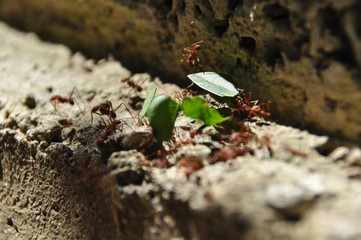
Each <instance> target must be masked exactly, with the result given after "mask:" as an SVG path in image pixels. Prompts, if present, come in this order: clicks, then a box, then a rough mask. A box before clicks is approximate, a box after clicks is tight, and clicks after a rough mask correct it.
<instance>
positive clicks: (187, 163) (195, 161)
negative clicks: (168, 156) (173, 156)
mask: <svg viewBox="0 0 361 240" xmlns="http://www.w3.org/2000/svg"><path fill="white" fill-rule="evenodd" d="M178 166H181V167H183V168H185V170H184V173H185V175H186V176H187V178H188V177H189V176H190V175H191V174H192V173H194V172H195V171H197V170H199V169H201V168H203V167H204V164H203V162H202V159H201V158H200V157H195V156H186V157H185V158H183V159H181V160H180V161H179V162H178Z"/></svg>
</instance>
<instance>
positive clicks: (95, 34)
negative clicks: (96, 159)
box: [0, 0, 361, 144]
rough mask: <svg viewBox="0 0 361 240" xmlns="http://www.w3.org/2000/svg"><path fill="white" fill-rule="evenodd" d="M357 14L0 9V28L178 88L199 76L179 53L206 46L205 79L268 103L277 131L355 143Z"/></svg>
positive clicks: (200, 2) (111, 4) (181, 7)
mask: <svg viewBox="0 0 361 240" xmlns="http://www.w3.org/2000/svg"><path fill="white" fill-rule="evenodd" d="M360 11H361V3H360V1H357V0H347V1H342V2H340V1H337V0H322V1H302V0H298V1H289V0H272V1H269V0H267V1H266V0H261V1H250V0H246V1H231V0H228V1H216V0H208V1H205V0H187V1H184V0H173V1H171V0H168V1H165V0H151V1H131V0H127V1H125V0H123V1H115V0H105V1H99V0H88V1H75V2H74V1H72V0H63V1H57V2H54V1H49V0H28V1H20V0H19V1H13V0H3V1H1V2H0V19H3V20H6V21H7V22H9V23H11V24H12V25H13V26H16V27H18V28H20V29H23V30H26V31H35V32H36V33H38V34H40V36H41V37H42V38H44V39H47V40H51V41H55V42H61V43H65V44H66V45H67V46H69V47H70V48H71V49H73V50H74V51H82V52H83V53H85V54H86V55H87V56H90V57H95V58H103V57H106V56H108V54H112V55H113V56H115V57H116V58H117V59H120V61H121V62H122V63H123V64H124V65H125V66H127V67H128V68H130V69H132V71H146V72H150V73H152V74H153V75H156V76H161V77H162V79H163V81H167V82H171V81H175V80H177V79H178V80H181V81H183V82H178V83H182V84H183V85H186V84H185V83H187V82H186V81H187V80H185V78H186V77H185V76H186V74H187V73H190V72H192V71H194V70H197V68H196V69H194V70H192V68H189V67H188V66H187V65H186V64H180V62H179V61H180V59H181V58H182V54H183V49H184V48H185V47H187V46H188V47H189V45H190V44H192V43H194V42H197V41H200V40H205V41H204V42H203V43H202V44H201V46H202V49H200V50H199V54H198V56H199V58H200V60H201V62H202V69H203V70H207V71H209V70H211V71H215V72H219V73H224V74H228V75H229V76H230V78H231V79H232V80H233V81H234V82H236V83H237V85H238V87H240V88H244V89H246V91H252V92H254V93H255V94H256V97H257V99H261V100H264V101H268V100H270V101H272V104H273V116H275V117H276V118H277V119H278V120H279V121H281V122H283V123H286V124H288V125H292V126H298V127H301V128H303V129H308V130H310V131H313V132H315V133H319V134H327V135H329V136H333V137H336V138H338V139H340V140H347V141H351V142H354V143H357V144H359V143H360V142H361V120H360V119H361V114H360V113H361V105H360V104H359V102H361V91H360V82H361V81H360V80H361V79H360V76H361V74H360V68H361V36H360V32H361V31H360V26H359V24H358V23H359V22H360V14H359V12H360ZM192 21H193V22H194V24H193V25H192V26H191V27H189V24H190V22H192Z"/></svg>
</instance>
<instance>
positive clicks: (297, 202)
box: [0, 25, 361, 240]
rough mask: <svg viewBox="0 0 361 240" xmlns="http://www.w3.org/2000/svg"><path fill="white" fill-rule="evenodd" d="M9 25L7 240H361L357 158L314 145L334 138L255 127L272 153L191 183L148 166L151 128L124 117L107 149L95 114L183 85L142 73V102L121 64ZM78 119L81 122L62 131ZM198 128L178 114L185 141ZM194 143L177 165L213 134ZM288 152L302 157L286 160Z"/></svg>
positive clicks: (0, 216)
mask: <svg viewBox="0 0 361 240" xmlns="http://www.w3.org/2000/svg"><path fill="white" fill-rule="evenodd" d="M0 27H1V30H0V31H1V32H4V33H5V34H6V36H7V38H3V39H1V40H0V41H1V42H0V44H1V46H3V48H2V49H1V52H0V68H1V71H2V74H1V75H0V83H1V86H0V106H1V110H0V149H1V154H0V170H1V171H0V238H1V239H24V240H27V239H127V240H128V239H130V240H131V239H134V240H135V239H147V240H148V239H154V240H155V239H164V240H165V239H174V240H175V239H177V240H179V239H204V240H205V239H207V240H209V239H211V240H212V239H230V240H232V239H253V240H254V239H260V240H261V239H297V240H301V239H320V240H321V239H345V240H346V239H358V238H360V237H361V230H360V228H359V226H360V224H361V218H360V214H359V212H360V211H361V199H360V196H361V182H360V176H361V169H360V165H361V163H360V162H361V150H360V149H358V148H354V149H348V148H345V147H340V148H337V149H335V150H334V151H333V152H332V154H331V155H329V156H322V155H320V154H319V153H318V152H317V150H316V148H317V147H318V146H320V145H322V144H323V143H325V142H326V141H327V137H320V136H315V135H312V134H309V133H308V132H306V131H301V130H298V129H295V128H291V127H285V126H281V125H277V124H275V123H271V122H253V123H249V127H250V128H251V129H252V132H254V134H256V135H257V136H258V137H259V138H261V137H262V136H268V138H269V139H271V140H272V141H271V144H272V154H270V151H269V149H268V146H267V144H266V145H264V144H263V145H262V144H260V143H257V142H254V143H251V144H254V146H253V145H252V147H253V148H254V149H255V153H254V155H253V156H252V155H246V156H242V157H238V158H236V159H233V160H229V161H227V162H224V163H222V162H220V163H216V164H208V163H207V162H206V161H204V164H205V167H204V168H202V169H200V170H199V171H197V172H195V173H193V174H192V175H190V176H189V177H187V176H186V174H185V170H184V169H182V168H181V167H179V166H173V167H171V168H166V169H158V168H153V167H148V166H146V165H144V164H142V162H143V161H142V160H145V159H144V155H143V154H142V153H141V152H139V151H137V150H135V148H137V147H139V146H141V145H142V144H143V146H144V142H147V144H146V145H149V146H151V145H152V142H153V139H152V135H151V133H150V131H149V129H148V128H146V127H137V125H136V123H134V121H133V120H132V119H131V118H129V117H130V116H129V114H128V113H127V111H124V110H119V112H117V113H118V114H119V116H120V117H122V118H123V119H124V120H126V121H128V124H129V126H130V127H124V129H123V131H122V132H121V133H119V134H116V136H114V139H111V140H110V141H109V144H105V145H103V146H99V145H97V144H96V142H97V140H98V139H99V135H100V134H101V132H99V129H97V127H96V122H97V121H98V120H99V118H97V116H94V120H93V123H92V122H91V118H90V114H89V109H91V106H94V105H96V104H99V103H101V102H104V101H105V100H111V101H114V102H119V101H124V102H126V103H127V104H128V103H131V102H132V101H133V100H132V99H135V97H136V96H138V98H139V97H140V98H144V97H145V95H146V92H147V91H148V90H149V89H152V88H154V87H158V88H159V89H160V91H161V92H162V91H163V92H167V93H168V94H169V95H174V93H175V92H176V91H178V90H179V88H178V87H176V86H174V85H170V84H162V83H161V82H160V81H159V80H155V81H147V80H146V79H147V78H150V77H149V75H147V74H143V75H139V76H138V77H139V78H136V80H137V81H143V80H145V81H144V91H142V92H141V93H139V94H138V93H137V94H136V93H135V92H134V91H131V90H130V89H129V88H128V87H126V86H120V83H119V79H121V78H122V77H124V76H128V75H129V72H128V71H127V70H125V69H123V68H122V67H121V66H120V64H119V63H117V62H114V61H112V60H109V61H101V62H99V63H94V62H93V61H90V60H86V59H84V58H83V57H82V56H81V55H79V54H76V55H71V54H70V51H69V50H68V49H67V48H65V47H63V46H59V45H51V44H46V43H42V42H39V40H37V38H36V37H35V36H34V35H32V34H22V33H18V32H14V31H12V30H10V29H8V28H7V27H5V26H4V25H0ZM25 43H26V44H25ZM14 69H16V71H14ZM142 79H143V80H142ZM74 86H75V87H76V89H77V90H76V91H77V92H78V93H77V95H78V96H75V97H76V100H77V103H78V104H77V105H76V104H75V105H74V106H70V105H66V104H64V105H62V104H59V105H57V107H56V109H55V108H54V106H52V105H51V104H50V102H49V99H50V96H52V95H54V94H62V95H65V94H67V93H70V92H71V91H72V89H73V87H74ZM128 101H129V102H128ZM130 105H131V104H130ZM127 119H128V120H127ZM69 121H72V123H73V125H71V126H68V127H64V125H65V124H66V123H68V122H69ZM260 123H261V124H260ZM195 125H197V123H194V122H191V121H189V119H187V118H185V117H180V118H179V121H177V132H178V134H179V136H181V135H182V134H184V131H183V132H182V130H181V129H182V126H183V127H184V126H187V127H188V128H189V127H191V128H193V127H195ZM134 129H135V132H134ZM214 131H215V129H207V131H206V132H207V133H208V134H214ZM196 141H197V144H196V145H195V146H193V147H190V146H188V147H186V146H185V147H183V148H181V149H180V150H179V151H178V153H177V154H175V155H174V156H170V160H171V161H175V160H176V159H177V158H179V157H182V156H183V157H184V156H193V155H196V156H198V157H201V158H206V157H207V156H208V155H209V154H210V153H211V151H210V149H209V148H210V147H212V144H214V145H216V144H217V142H212V139H211V138H209V137H207V134H205V136H202V137H200V138H197V139H196ZM285 146H289V147H291V148H292V149H294V150H297V151H299V152H300V153H302V154H293V153H292V152H289V151H284V148H285ZM172 158H174V159H173V160H172Z"/></svg>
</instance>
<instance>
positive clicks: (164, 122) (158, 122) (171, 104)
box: [146, 95, 180, 142]
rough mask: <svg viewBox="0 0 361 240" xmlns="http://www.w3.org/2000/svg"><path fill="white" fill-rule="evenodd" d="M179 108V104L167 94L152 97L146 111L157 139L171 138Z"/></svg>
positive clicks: (165, 139)
mask: <svg viewBox="0 0 361 240" xmlns="http://www.w3.org/2000/svg"><path fill="white" fill-rule="evenodd" d="M179 110H180V105H179V104H178V103H177V102H176V101H174V100H173V99H172V98H171V97H169V96H165V95H160V96H156V97H154V98H153V101H152V102H151V103H150V106H149V107H148V110H147V112H146V113H147V117H148V119H149V123H150V125H151V126H152V128H153V132H154V135H155V138H156V139H157V141H159V142H161V141H168V140H169V139H170V138H171V136H172V131H173V127H174V123H175V120H176V118H177V116H178V113H179Z"/></svg>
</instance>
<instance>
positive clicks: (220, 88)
mask: <svg viewBox="0 0 361 240" xmlns="http://www.w3.org/2000/svg"><path fill="white" fill-rule="evenodd" d="M187 77H188V78H189V79H190V80H192V82H194V83H195V84H197V85H198V86H199V87H201V88H203V89H205V90H207V91H208V92H211V93H213V94H215V95H217V96H220V97H234V96H236V95H237V94H238V90H237V89H236V87H235V86H234V85H233V84H232V83H231V82H229V81H227V80H226V79H225V78H224V77H222V76H221V75H220V74H218V73H215V72H199V73H193V74H189V75H187Z"/></svg>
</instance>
